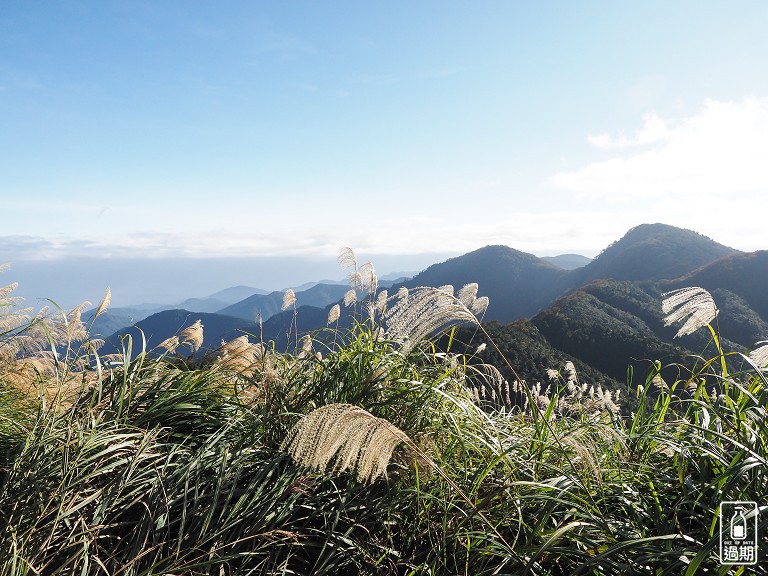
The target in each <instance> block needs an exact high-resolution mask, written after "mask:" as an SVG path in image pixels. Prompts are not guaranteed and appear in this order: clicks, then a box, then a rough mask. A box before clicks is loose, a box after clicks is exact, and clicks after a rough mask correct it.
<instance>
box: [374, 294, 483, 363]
mask: <svg viewBox="0 0 768 576" xmlns="http://www.w3.org/2000/svg"><path fill="white" fill-rule="evenodd" d="M384 320H385V322H386V327H387V334H388V337H389V338H391V339H392V340H395V341H398V342H400V343H401V350H402V351H403V353H408V352H409V351H410V350H411V349H413V347H414V346H416V345H417V344H418V343H419V342H421V341H422V340H423V339H424V338H426V337H427V336H429V335H430V334H432V333H434V332H437V331H438V330H443V329H446V328H449V327H451V326H455V325H456V324H460V323H463V322H470V323H473V324H476V325H477V324H479V322H478V320H477V318H476V317H475V315H474V314H473V313H472V312H471V311H470V310H469V309H468V308H467V307H466V306H465V305H464V304H463V303H462V302H461V300H459V299H458V298H456V297H454V296H453V295H452V294H449V293H448V292H446V291H444V290H441V289H439V288H432V287H429V286H420V287H418V288H414V289H413V290H411V291H410V292H409V295H408V298H407V299H401V300H399V301H398V302H397V303H396V304H395V305H394V306H392V307H391V308H389V309H388V310H387V312H386V313H385V314H384Z"/></svg>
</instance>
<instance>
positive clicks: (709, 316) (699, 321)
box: [661, 287, 718, 338]
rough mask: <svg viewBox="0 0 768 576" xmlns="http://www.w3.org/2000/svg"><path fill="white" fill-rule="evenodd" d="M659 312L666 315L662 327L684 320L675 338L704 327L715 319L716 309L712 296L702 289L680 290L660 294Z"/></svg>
mask: <svg viewBox="0 0 768 576" xmlns="http://www.w3.org/2000/svg"><path fill="white" fill-rule="evenodd" d="M662 296H664V300H663V301H662V303H661V310H662V311H663V312H664V314H666V316H665V317H664V326H670V325H671V324H674V323H675V322H680V321H682V320H683V319H686V320H685V322H684V323H683V326H682V327H681V328H680V330H678V331H677V334H675V338H677V337H679V336H685V335H686V334H691V333H693V332H695V331H696V330H698V329H699V328H701V327H702V326H706V325H707V324H709V323H710V322H712V320H714V319H715V318H716V317H717V313H718V310H717V307H716V306H715V301H714V300H713V299H712V295H711V294H710V293H709V292H707V291H706V290H705V289H704V288H698V287H691V288H680V289H679V290H673V291H671V292H665V293H664V294H662Z"/></svg>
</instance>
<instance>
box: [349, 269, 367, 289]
mask: <svg viewBox="0 0 768 576" xmlns="http://www.w3.org/2000/svg"><path fill="white" fill-rule="evenodd" d="M347 284H349V286H350V287H351V288H353V289H355V290H362V289H363V276H362V275H361V274H360V272H358V271H357V270H355V271H354V272H350V273H349V278H347Z"/></svg>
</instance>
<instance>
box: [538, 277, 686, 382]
mask: <svg viewBox="0 0 768 576" xmlns="http://www.w3.org/2000/svg"><path fill="white" fill-rule="evenodd" d="M606 288H607V285H604V286H603V287H601V291H603V292H605V290H606ZM626 289H627V286H626V285H619V286H618V287H617V292H619V293H620V292H621V291H622V290H626ZM632 292H633V291H631V290H630V291H629V293H630V294H632ZM638 296H639V295H638V294H634V295H633V298H629V299H628V300H629V305H628V306H627V307H628V308H633V307H635V308H636V309H637V305H638V302H639V301H640V302H641V301H642V297H641V296H640V297H638ZM611 299H612V300H613V301H614V304H620V300H619V294H613V295H612V298H611ZM656 303H657V306H658V307H659V312H658V316H659V318H660V315H661V311H660V301H658V300H657V301H656ZM640 312H641V313H643V315H644V316H645V317H646V318H648V319H649V320H650V323H651V324H652V325H653V324H655V320H654V316H655V315H654V314H653V312H652V311H651V309H648V310H640ZM531 322H532V323H533V324H534V325H535V326H536V327H537V328H538V329H539V330H540V331H541V333H542V334H543V335H544V337H545V338H546V339H547V340H548V341H549V343H550V344H551V345H552V346H553V347H555V348H557V349H559V350H562V351H563V352H565V353H567V354H568V355H569V356H571V357H573V358H578V359H580V360H582V361H583V362H585V363H587V364H589V365H590V366H592V367H594V368H596V369H597V370H599V371H601V372H604V373H606V374H608V375H609V376H611V377H612V378H615V379H616V380H618V381H626V375H627V368H628V366H632V367H633V368H634V369H635V372H636V373H637V374H638V375H644V374H646V373H647V371H648V366H649V361H652V360H661V359H665V358H668V357H670V356H678V357H679V355H680V354H684V353H685V351H684V350H683V349H682V348H681V347H680V346H677V345H673V344H670V343H669V342H665V341H664V339H662V338H660V337H659V336H657V334H656V333H655V332H654V330H653V329H652V328H651V327H650V326H649V325H648V323H647V322H646V321H645V320H643V319H642V318H641V317H639V316H636V315H635V314H633V313H631V312H628V311H626V310H624V309H622V308H620V307H617V306H616V305H612V304H609V303H608V302H605V301H603V300H601V299H600V298H598V297H597V296H595V295H593V294H590V293H589V292H587V291H586V290H579V291H577V292H574V293H573V294H571V295H569V296H567V297H565V298H562V299H560V300H558V301H557V302H555V304H554V305H552V306H551V307H550V308H548V309H547V310H545V311H544V312H541V313H539V314H537V315H536V316H535V317H534V318H533V319H532V320H531ZM641 377H642V378H644V376H641Z"/></svg>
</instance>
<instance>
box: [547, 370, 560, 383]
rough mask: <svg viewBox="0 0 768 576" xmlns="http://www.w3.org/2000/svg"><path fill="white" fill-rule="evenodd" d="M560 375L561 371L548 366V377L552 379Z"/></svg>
mask: <svg viewBox="0 0 768 576" xmlns="http://www.w3.org/2000/svg"><path fill="white" fill-rule="evenodd" d="M559 377H560V372H559V371H557V370H555V369H554V368H547V378H549V379H550V380H557V379H558V378H559Z"/></svg>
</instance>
